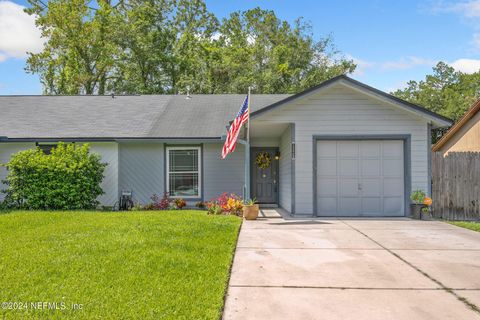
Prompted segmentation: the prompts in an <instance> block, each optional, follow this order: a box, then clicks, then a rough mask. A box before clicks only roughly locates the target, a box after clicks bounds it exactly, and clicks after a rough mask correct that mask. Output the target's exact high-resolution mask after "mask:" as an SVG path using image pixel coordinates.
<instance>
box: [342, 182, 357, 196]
mask: <svg viewBox="0 0 480 320" xmlns="http://www.w3.org/2000/svg"><path fill="white" fill-rule="evenodd" d="M339 190H340V196H342V197H353V196H355V197H356V196H358V193H359V190H358V179H341V180H340V188H339Z"/></svg>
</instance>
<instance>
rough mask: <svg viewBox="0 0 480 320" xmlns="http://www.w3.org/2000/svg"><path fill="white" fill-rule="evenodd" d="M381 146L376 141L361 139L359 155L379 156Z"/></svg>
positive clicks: (366, 156) (364, 156)
mask: <svg viewBox="0 0 480 320" xmlns="http://www.w3.org/2000/svg"><path fill="white" fill-rule="evenodd" d="M380 149H381V146H380V144H379V143H378V142H377V141H362V142H361V144H360V156H361V157H362V158H380Z"/></svg>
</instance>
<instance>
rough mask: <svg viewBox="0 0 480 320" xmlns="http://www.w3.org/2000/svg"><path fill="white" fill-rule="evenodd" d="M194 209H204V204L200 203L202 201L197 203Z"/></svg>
mask: <svg viewBox="0 0 480 320" xmlns="http://www.w3.org/2000/svg"><path fill="white" fill-rule="evenodd" d="M195 207H197V208H199V209H204V208H205V203H204V202H202V201H199V202H197V203H195Z"/></svg>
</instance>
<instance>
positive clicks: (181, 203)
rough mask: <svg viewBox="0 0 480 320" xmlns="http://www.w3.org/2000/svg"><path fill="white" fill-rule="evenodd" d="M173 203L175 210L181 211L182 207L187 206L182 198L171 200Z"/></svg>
mask: <svg viewBox="0 0 480 320" xmlns="http://www.w3.org/2000/svg"><path fill="white" fill-rule="evenodd" d="M173 203H174V204H175V206H176V207H177V209H182V208H183V207H185V206H186V205H187V202H186V201H185V200H183V199H182V198H177V199H175V200H173Z"/></svg>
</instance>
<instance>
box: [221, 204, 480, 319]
mask: <svg viewBox="0 0 480 320" xmlns="http://www.w3.org/2000/svg"><path fill="white" fill-rule="evenodd" d="M272 211H273V210H272ZM265 216H266V217H265V218H261V219H260V220H257V221H245V222H244V224H243V226H242V230H241V232H240V237H239V241H238V246H237V250H236V254H235V260H234V264H233V269H232V274H231V278H230V285H229V289H228V295H227V301H226V306H225V311H224V319H302V320H303V319H332V320H334V319H342V320H346V319H368V320H372V319H381V320H386V319H408V320H416V319H462V320H466V319H480V313H479V312H478V311H475V310H474V309H475V308H476V307H475V306H472V305H476V306H479V307H480V233H476V232H473V231H470V230H466V229H461V228H458V227H455V226H451V225H449V224H446V223H443V222H437V221H413V220H407V219H399V220H387V219H385V220H359V219H356V220H354V219H350V220H334V219H332V220H294V219H289V220H284V219H282V218H279V217H274V218H269V216H271V215H269V214H268V213H267V214H265ZM274 216H275V215H274ZM477 310H478V309H477Z"/></svg>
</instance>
